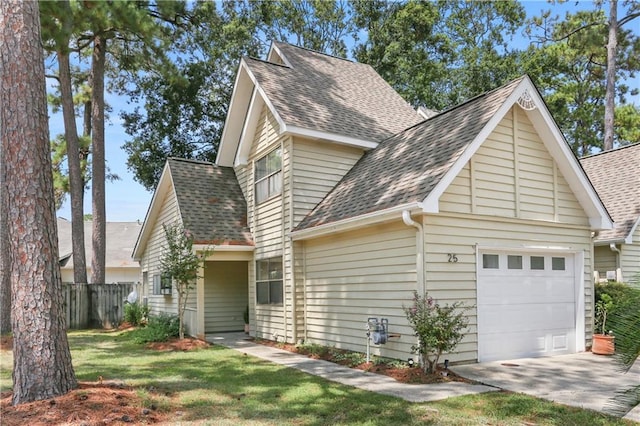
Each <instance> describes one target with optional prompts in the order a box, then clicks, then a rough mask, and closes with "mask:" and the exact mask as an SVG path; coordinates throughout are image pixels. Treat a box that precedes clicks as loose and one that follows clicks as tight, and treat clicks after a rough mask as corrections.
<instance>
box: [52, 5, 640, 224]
mask: <svg viewBox="0 0 640 426" xmlns="http://www.w3.org/2000/svg"><path fill="white" fill-rule="evenodd" d="M521 3H522V4H523V5H524V7H525V9H526V11H527V15H528V17H533V16H536V15H538V16H539V15H540V12H541V11H542V10H548V9H549V8H552V9H553V11H554V12H556V13H558V14H559V15H560V16H564V14H565V13H566V12H567V11H572V10H576V9H591V8H592V7H593V2H591V1H576V0H569V1H567V2H566V3H564V4H561V5H553V6H551V5H550V4H549V3H548V2H547V1H543V0H540V1H522V2H521ZM620 16H621V12H620V11H619V12H618V18H620ZM632 25H635V28H634V31H636V32H640V23H639V22H638V21H637V20H636V21H635V22H633V23H632ZM514 44H515V45H516V46H517V47H519V48H524V47H526V40H525V39H524V38H523V37H518V38H517V39H514ZM238 59H239V58H238ZM627 84H629V85H630V86H631V87H635V88H640V76H637V77H636V78H635V81H632V82H629V81H627ZM105 99H106V101H107V103H108V104H109V105H110V106H111V108H112V110H113V112H112V113H111V114H110V121H109V122H107V123H106V125H105V156H106V160H107V167H109V169H110V171H111V173H114V174H116V175H118V176H119V177H120V180H118V181H114V182H106V185H105V187H106V216H107V221H109V222H135V221H140V222H142V221H143V220H144V219H145V216H146V213H147V210H148V208H149V204H150V202H151V198H152V196H153V193H152V192H149V191H147V190H146V189H145V188H144V187H143V186H142V185H141V184H139V183H138V182H135V181H134V179H133V173H132V172H131V171H129V170H128V169H127V165H126V163H127V155H126V153H125V152H124V151H123V150H122V149H121V146H122V145H123V143H124V142H125V141H127V140H129V139H130V136H129V135H127V134H126V133H125V131H124V128H123V126H122V124H121V122H120V117H119V112H120V111H122V110H125V111H130V110H132V109H133V106H132V105H129V104H128V100H127V99H126V98H125V97H121V96H114V95H110V94H105ZM636 103H640V102H636ZM49 127H50V133H51V137H52V138H53V137H55V136H56V135H58V134H61V133H64V127H63V125H62V114H61V113H58V114H51V113H50V118H49ZM84 211H85V214H90V213H91V190H90V189H89V190H88V191H87V192H86V194H85V202H84ZM57 215H58V217H63V218H66V219H70V218H71V206H70V203H69V198H68V197H67V200H66V201H65V203H64V204H63V205H62V206H61V208H60V209H59V210H58V212H57Z"/></svg>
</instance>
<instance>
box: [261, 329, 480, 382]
mask: <svg viewBox="0 0 640 426" xmlns="http://www.w3.org/2000/svg"><path fill="white" fill-rule="evenodd" d="M254 342H255V343H259V344H261V345H265V346H271V347H274V348H278V349H283V350H285V351H289V352H294V353H298V354H301V355H306V356H308V357H309V358H313V359H322V360H325V361H329V362H333V363H336V364H340V365H346V366H348V367H351V368H356V369H358V370H363V371H368V372H370V373H376V374H384V375H385V376H389V377H391V378H393V379H395V380H396V381H398V382H401V383H407V384H434V383H448V382H462V383H470V384H473V383H475V382H474V381H472V380H469V379H465V378H464V377H461V376H458V375H457V374H455V373H454V372H453V371H451V370H445V369H444V368H438V370H437V371H436V372H435V373H433V374H427V373H425V372H424V370H423V369H422V368H421V367H418V366H416V367H409V366H398V365H397V364H393V363H388V362H383V363H378V364H375V363H373V362H368V363H367V362H363V363H361V364H358V365H355V366H353V365H350V364H349V362H348V361H344V358H343V357H338V358H336V354H348V353H350V351H346V350H339V349H335V348H331V350H327V351H323V352H322V353H321V354H320V355H318V354H316V353H309V351H308V350H307V348H305V347H304V346H296V345H294V344H290V343H279V342H274V341H272V340H264V339H254Z"/></svg>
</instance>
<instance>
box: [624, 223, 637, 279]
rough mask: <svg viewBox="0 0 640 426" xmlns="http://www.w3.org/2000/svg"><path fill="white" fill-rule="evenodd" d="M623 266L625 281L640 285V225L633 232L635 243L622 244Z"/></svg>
mask: <svg viewBox="0 0 640 426" xmlns="http://www.w3.org/2000/svg"><path fill="white" fill-rule="evenodd" d="M620 266H621V268H622V274H623V278H624V281H625V282H634V283H637V284H638V285H640V226H639V227H638V228H636V231H635V232H634V234H633V244H624V245H623V246H622V257H621V265H620Z"/></svg>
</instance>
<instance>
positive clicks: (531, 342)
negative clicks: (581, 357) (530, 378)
mask: <svg viewBox="0 0 640 426" xmlns="http://www.w3.org/2000/svg"><path fill="white" fill-rule="evenodd" d="M575 262H576V259H575V255H574V254H572V253H567V252H548V251H547V252H520V251H497V250H483V251H480V252H479V256H478V292H477V298H478V305H477V307H478V361H480V362H484V361H496V360H506V359H515V358H524V357H539V356H551V355H560V354H567V353H573V352H576V329H577V327H576V322H577V321H576V312H577V310H576V304H577V303H576V302H577V301H578V300H579V299H580V298H581V296H580V295H578V294H577V293H578V292H577V290H576V289H577V288H580V286H578V285H576V272H575V271H576V268H575Z"/></svg>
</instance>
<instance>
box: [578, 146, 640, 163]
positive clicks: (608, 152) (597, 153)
mask: <svg viewBox="0 0 640 426" xmlns="http://www.w3.org/2000/svg"><path fill="white" fill-rule="evenodd" d="M635 146H640V142H635V143H632V144H629V145H623V146H619V147H617V148H613V149H610V150H608V151H604V150H602V151H600V152H596V153H595V154H589V155H585V156H584V157H581V158H580V160H586V159H588V158H593V157H597V156H600V155H604V154H611V153H614V152H618V151H622V150H623V149H625V148H633V147H635Z"/></svg>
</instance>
